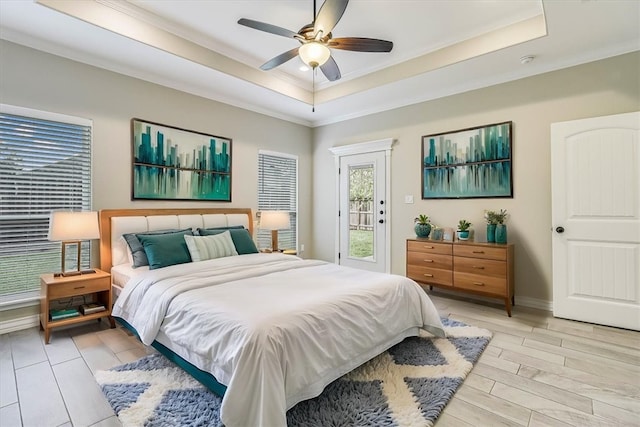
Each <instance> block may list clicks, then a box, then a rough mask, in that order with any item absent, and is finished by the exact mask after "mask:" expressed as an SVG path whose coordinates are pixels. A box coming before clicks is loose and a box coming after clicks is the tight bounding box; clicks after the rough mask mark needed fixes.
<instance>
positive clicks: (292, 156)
mask: <svg viewBox="0 0 640 427" xmlns="http://www.w3.org/2000/svg"><path fill="white" fill-rule="evenodd" d="M260 156H271V157H280V158H283V159H291V160H294V161H295V193H294V195H295V209H294V210H290V211H289V212H293V213H295V235H294V239H295V248H293V249H295V250H296V252H297V253H299V246H300V243H299V228H300V220H299V215H300V214H299V209H298V206H299V202H300V200H299V188H300V184H299V181H300V168H299V165H300V158H299V156H298V155H296V154H290V153H283V152H279V151H272V150H262V149H260V150H258V182H257V184H258V194H257V196H258V227H257V228H256V234H255V240H256V245H257V246H258V249H264V247H263V246H264V245H260V240H262V239H267V238H268V239H269V242H271V232H270V231H261V230H260V228H259V224H260V221H259V220H260V218H259V213H260V212H262V211H263V210H270V209H262V206H261V203H260V185H261V179H262V177H261V174H260V171H261V166H260ZM273 210H277V209H273ZM267 233H268V237H267V236H264V235H263V234H267ZM279 246H281V245H279ZM267 247H269V248H270V247H271V244H269V245H268V246H267ZM282 249H292V248H282Z"/></svg>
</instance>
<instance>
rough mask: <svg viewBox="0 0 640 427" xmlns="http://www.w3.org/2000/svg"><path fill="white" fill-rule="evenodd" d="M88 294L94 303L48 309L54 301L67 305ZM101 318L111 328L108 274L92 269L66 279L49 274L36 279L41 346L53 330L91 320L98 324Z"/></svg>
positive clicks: (112, 322)
mask: <svg viewBox="0 0 640 427" xmlns="http://www.w3.org/2000/svg"><path fill="white" fill-rule="evenodd" d="M91 294H95V298H96V301H95V302H94V303H91V304H86V303H85V304H83V305H82V306H73V305H69V306H67V307H65V308H64V309H62V310H61V309H55V310H52V308H51V307H52V305H53V303H54V301H58V302H59V301H61V300H64V301H69V304H71V303H72V302H73V298H74V297H78V296H84V297H86V296H87V295H91ZM83 299H84V298H83ZM83 306H87V307H86V308H87V309H88V310H87V311H85V310H84V307H83ZM81 307H82V310H81ZM98 307H102V309H98ZM92 308H93V309H92ZM81 311H82V312H84V314H82V312H81ZM103 317H106V318H108V320H109V324H110V325H111V327H112V328H115V323H114V320H113V318H112V317H111V275H110V274H109V273H105V272H104V271H102V270H97V269H96V270H95V271H93V273H91V274H77V275H73V276H68V277H63V276H55V275H53V274H51V273H49V274H43V275H42V276H40V326H41V328H42V329H43V330H44V342H45V344H49V336H50V333H51V329H53V328H57V327H60V326H67V325H71V324H74V323H79V322H85V321H87V320H93V319H98V321H100V319H101V318H103Z"/></svg>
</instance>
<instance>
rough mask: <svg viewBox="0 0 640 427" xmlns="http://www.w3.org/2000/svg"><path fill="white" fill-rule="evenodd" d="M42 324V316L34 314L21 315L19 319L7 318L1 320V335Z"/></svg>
mask: <svg viewBox="0 0 640 427" xmlns="http://www.w3.org/2000/svg"><path fill="white" fill-rule="evenodd" d="M39 324H40V316H39V315H37V314H32V315H31V316H26V317H21V318H19V319H11V320H5V321H4V322H0V335H2V334H8V333H9V332H15V331H20V330H22V329H29V328H33V327H34V326H38V325H39Z"/></svg>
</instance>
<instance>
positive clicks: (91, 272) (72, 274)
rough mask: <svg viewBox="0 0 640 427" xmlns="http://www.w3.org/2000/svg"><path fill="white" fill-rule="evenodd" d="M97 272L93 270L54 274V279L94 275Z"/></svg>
mask: <svg viewBox="0 0 640 427" xmlns="http://www.w3.org/2000/svg"><path fill="white" fill-rule="evenodd" d="M95 272H96V271H95V270H93V269H90V270H80V271H61V272H59V273H53V277H72V276H80V275H81V274H94V273H95Z"/></svg>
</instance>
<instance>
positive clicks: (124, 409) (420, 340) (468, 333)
mask: <svg viewBox="0 0 640 427" xmlns="http://www.w3.org/2000/svg"><path fill="white" fill-rule="evenodd" d="M442 321H443V324H444V326H445V330H446V332H447V338H433V337H432V336H431V335H429V334H426V333H425V334H424V336H420V337H410V338H407V339H405V340H404V341H402V342H401V343H399V344H397V345H395V346H394V347H392V348H390V349H389V350H387V351H385V352H384V353H382V354H381V355H379V356H377V357H375V358H374V359H372V360H370V361H369V362H367V363H365V364H364V365H362V366H360V367H358V368H356V369H355V370H354V371H352V372H350V373H348V374H346V375H344V376H343V377H341V378H339V379H337V380H336V381H334V382H333V383H331V384H329V385H328V386H327V387H326V388H325V389H324V391H323V392H322V394H321V395H320V396H318V397H316V398H314V399H310V400H305V401H303V402H300V403H299V404H297V405H296V406H294V407H293V408H291V409H290V410H289V411H288V412H287V424H288V425H289V426H308V427H311V426H323V427H325V426H336V427H337V426H376V427H378V426H411V427H418V426H431V425H433V423H434V422H435V420H436V419H437V418H438V415H440V412H442V410H443V409H444V407H445V406H446V405H447V402H449V400H450V399H451V397H453V394H454V393H455V391H456V390H457V388H458V387H459V386H460V384H462V381H463V380H464V378H465V377H466V376H467V374H468V373H469V372H470V371H471V369H472V368H473V364H474V363H475V362H476V361H477V360H478V358H479V357H480V354H481V353H482V351H483V350H484V348H485V347H486V346H487V344H488V343H489V341H490V340H491V332H489V331H487V330H485V329H481V328H476V327H473V326H468V325H466V324H464V323H462V322H457V321H454V320H450V319H446V318H443V319H442ZM95 376H96V380H97V381H98V384H100V386H101V387H102V391H103V393H104V394H105V396H106V397H107V400H108V401H109V403H110V404H111V407H112V408H113V410H114V411H115V413H116V414H117V415H118V418H119V420H120V421H121V422H122V424H123V426H125V427H130V426H148V427H155V426H222V423H221V421H220V403H221V400H222V399H221V398H220V397H219V396H217V395H215V394H214V393H212V392H211V391H209V390H208V389H206V388H205V387H204V386H202V385H201V384H200V383H199V382H197V381H196V380H194V379H193V378H192V377H191V376H190V375H189V374H187V373H186V372H184V371H183V370H182V369H180V368H179V367H177V366H176V365H174V364H173V363H172V362H170V361H168V360H167V359H166V358H164V357H163V356H161V355H159V354H154V355H150V356H146V357H143V358H142V359H140V360H138V361H136V362H133V363H127V364H125V365H122V366H118V367H116V368H113V369H111V370H109V371H98V372H96V375H95Z"/></svg>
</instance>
